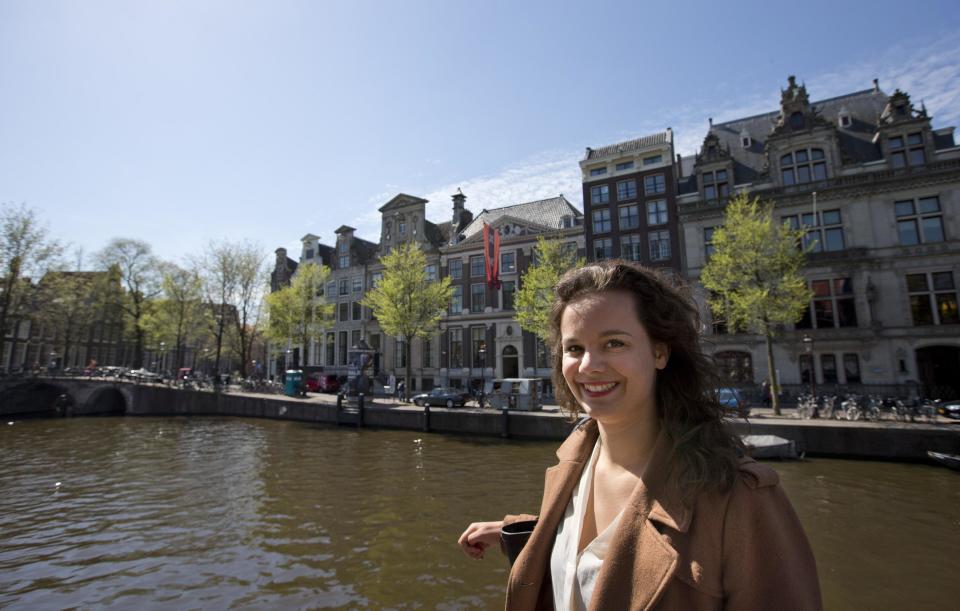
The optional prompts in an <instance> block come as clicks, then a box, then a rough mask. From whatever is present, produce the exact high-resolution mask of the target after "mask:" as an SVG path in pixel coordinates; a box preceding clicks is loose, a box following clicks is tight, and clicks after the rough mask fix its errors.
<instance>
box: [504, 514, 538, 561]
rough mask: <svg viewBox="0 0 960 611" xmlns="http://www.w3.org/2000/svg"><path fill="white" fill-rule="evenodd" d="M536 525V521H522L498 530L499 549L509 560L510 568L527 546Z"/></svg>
mask: <svg viewBox="0 0 960 611" xmlns="http://www.w3.org/2000/svg"><path fill="white" fill-rule="evenodd" d="M536 525H537V521H536V520H524V521H522V522H514V523H512V524H507V525H506V526H504V527H503V528H501V529H500V549H501V550H503V553H504V554H506V555H507V558H509V559H510V566H513V563H514V561H515V560H516V559H517V556H519V555H520V551H521V550H522V549H523V546H524V545H526V544H527V539H529V538H530V534H531V533H533V529H534V527H536Z"/></svg>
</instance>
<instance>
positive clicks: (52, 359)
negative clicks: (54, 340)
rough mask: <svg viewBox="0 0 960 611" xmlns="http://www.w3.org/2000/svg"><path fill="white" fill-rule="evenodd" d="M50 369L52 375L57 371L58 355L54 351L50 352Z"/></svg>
mask: <svg viewBox="0 0 960 611" xmlns="http://www.w3.org/2000/svg"><path fill="white" fill-rule="evenodd" d="M48 369H49V370H50V373H51V374H52V373H53V372H54V371H56V370H57V353H56V352H54V351H53V350H51V351H50V367H49V368H48Z"/></svg>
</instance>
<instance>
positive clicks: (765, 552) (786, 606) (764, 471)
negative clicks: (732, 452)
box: [723, 463, 823, 611]
mask: <svg viewBox="0 0 960 611" xmlns="http://www.w3.org/2000/svg"><path fill="white" fill-rule="evenodd" d="M723 589H724V596H725V605H724V608H725V609H728V610H730V611H746V610H748V609H749V610H754V609H778V610H783V611H791V610H797V611H800V610H803V611H807V610H813V611H819V610H820V609H822V606H823V605H822V602H821V599H820V582H819V580H818V578H817V567H816V562H815V560H814V557H813V551H812V550H811V549H810V543H809V542H808V541H807V536H806V534H805V533H804V531H803V526H802V525H801V524H800V519H799V518H798V517H797V514H796V512H795V511H794V509H793V506H792V505H791V504H790V500H789V499H788V498H787V495H786V493H785V492H784V490H783V488H782V487H781V486H780V484H779V477H778V476H777V474H776V472H775V471H773V469H770V468H769V467H766V466H765V465H760V464H758V463H751V464H749V465H744V466H741V477H740V478H738V481H737V483H736V484H735V485H734V489H733V491H732V492H731V495H730V501H729V503H728V505H727V512H726V517H725V520H724V527H723Z"/></svg>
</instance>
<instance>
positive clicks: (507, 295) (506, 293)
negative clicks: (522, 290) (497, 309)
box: [501, 280, 517, 310]
mask: <svg viewBox="0 0 960 611" xmlns="http://www.w3.org/2000/svg"><path fill="white" fill-rule="evenodd" d="M501 291H502V293H501V294H502V295H503V301H502V303H503V308H502V309H504V310H512V309H513V296H514V294H515V293H516V292H517V283H516V282H514V281H513V280H507V281H505V282H504V283H503V284H502V285H501Z"/></svg>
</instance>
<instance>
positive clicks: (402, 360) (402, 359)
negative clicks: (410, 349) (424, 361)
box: [393, 337, 407, 367]
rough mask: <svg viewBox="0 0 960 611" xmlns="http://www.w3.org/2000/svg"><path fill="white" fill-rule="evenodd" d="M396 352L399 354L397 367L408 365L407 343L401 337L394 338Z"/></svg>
mask: <svg viewBox="0 0 960 611" xmlns="http://www.w3.org/2000/svg"><path fill="white" fill-rule="evenodd" d="M393 349H394V350H395V352H394V354H396V355H397V358H396V362H397V367H406V366H407V344H406V343H405V342H404V341H403V340H402V339H400V338H399V337H398V338H396V339H394V340H393Z"/></svg>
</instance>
